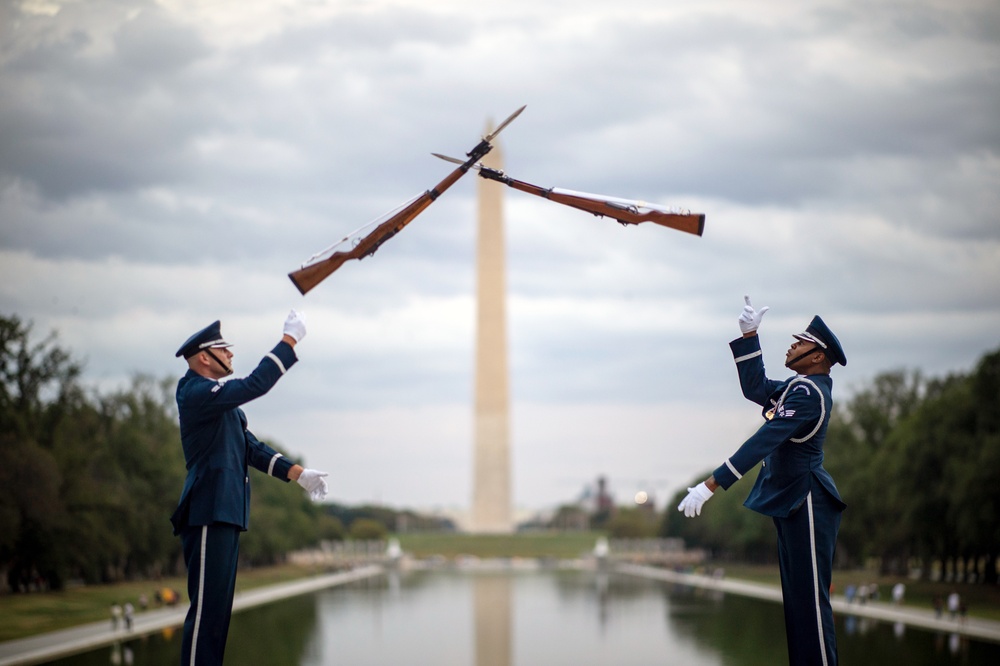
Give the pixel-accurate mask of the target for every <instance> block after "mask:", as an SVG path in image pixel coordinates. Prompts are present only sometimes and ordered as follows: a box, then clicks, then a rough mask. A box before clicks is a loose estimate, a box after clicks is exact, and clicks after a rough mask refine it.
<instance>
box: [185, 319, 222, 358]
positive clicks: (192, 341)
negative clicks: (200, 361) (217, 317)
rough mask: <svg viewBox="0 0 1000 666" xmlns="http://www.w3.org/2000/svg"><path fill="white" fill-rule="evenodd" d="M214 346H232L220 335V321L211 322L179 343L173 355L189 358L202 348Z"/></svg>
mask: <svg viewBox="0 0 1000 666" xmlns="http://www.w3.org/2000/svg"><path fill="white" fill-rule="evenodd" d="M216 347H232V345H231V344H230V343H228V342H226V341H225V339H224V338H223V337H222V322H220V321H214V322H212V323H211V324H209V325H208V326H206V327H205V328H203V329H201V330H200V331H198V332H197V333H195V334H194V335H192V336H191V337H190V338H188V339H187V340H185V342H184V344H182V345H181V348H180V349H178V350H177V353H176V354H174V356H177V357H180V356H183V357H184V358H191V357H192V356H194V355H195V354H197V353H198V352H200V351H201V350H203V349H209V348H216Z"/></svg>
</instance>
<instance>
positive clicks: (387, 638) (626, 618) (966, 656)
mask: <svg viewBox="0 0 1000 666" xmlns="http://www.w3.org/2000/svg"><path fill="white" fill-rule="evenodd" d="M847 620H848V621H845V618H844V617H843V616H838V617H837V623H838V624H837V635H838V645H839V648H840V658H841V659H840V660H841V663H843V664H851V665H852V666H864V665H866V664H878V665H879V666H881V665H882V664H886V663H892V664H907V665H909V666H925V665H926V666H930V665H932V664H933V665H935V666H937V665H941V664H945V665H947V664H956V665H958V664H962V665H963V666H975V665H978V664H984V665H985V664H990V665H991V666H992V665H995V664H1000V645H997V644H993V643H984V642H976V641H968V640H966V639H959V638H958V637H957V636H955V635H952V634H942V633H933V632H927V631H919V630H916V629H908V628H900V627H893V626H891V625H888V624H884V623H874V622H870V621H862V620H859V619H856V618H855V619H847ZM125 650H127V654H126V653H125ZM179 659H180V634H179V632H177V633H175V634H174V635H173V636H172V637H169V638H165V637H163V636H159V635H157V636H151V637H148V638H145V639H136V640H133V641H130V642H129V643H128V644H126V645H122V646H117V648H116V649H110V648H104V649H101V650H97V651H94V652H91V653H88V654H85V655H78V656H76V657H73V658H70V659H63V660H59V661H57V662H52V663H55V664H59V665H61V666H82V665H87V666H90V665H95V666H96V665H97V664H100V665H101V666H105V665H106V664H109V663H111V664H115V665H116V666H117V665H118V664H127V663H133V664H136V665H157V666H158V665H160V664H163V665H164V666H176V664H178V663H179ZM226 663H227V664H231V665H234V666H236V665H240V666H242V665H250V666H320V665H323V666H326V665H329V664H349V665H351V666H364V665H369V664H370V665H373V666H374V665H378V666H382V665H384V664H418V665H419V664H427V665H433V666H439V665H449V664H455V665H458V666H535V665H544V666H553V665H560V664H567V665H569V664H572V665H574V666H580V665H587V664H614V665H616V666H617V665H629V664H684V666H722V665H725V666H751V665H752V666H765V665H766V666H773V665H775V664H778V665H780V664H784V663H787V656H786V652H785V640H784V629H783V620H782V611H781V606H780V605H778V604H775V603H770V602H764V601H757V600H753V599H746V598H742V597H737V596H734V595H728V596H721V595H718V594H711V593H706V592H704V591H700V590H694V589H690V588H674V587H671V586H667V585H664V584H662V583H658V582H653V581H646V580H642V579H638V578H634V577H628V576H620V575H604V574H599V573H594V572H581V571H571V570H545V571H503V572H490V571H459V572H452V571H416V572H410V573H404V574H395V573H394V574H390V575H389V576H386V577H378V578H374V579H369V580H367V581H363V582H360V583H355V584H351V585H349V586H345V587H340V588H333V589H330V590H326V591H324V592H320V593H317V594H314V595H309V596H304V597H298V598H294V599H290V600H287V601H283V602H279V603H275V604H272V605H269V606H265V607H261V608H256V609H252V610H248V611H244V612H241V613H237V614H235V615H234V616H233V622H232V626H231V629H230V637H229V644H228V647H227V651H226Z"/></svg>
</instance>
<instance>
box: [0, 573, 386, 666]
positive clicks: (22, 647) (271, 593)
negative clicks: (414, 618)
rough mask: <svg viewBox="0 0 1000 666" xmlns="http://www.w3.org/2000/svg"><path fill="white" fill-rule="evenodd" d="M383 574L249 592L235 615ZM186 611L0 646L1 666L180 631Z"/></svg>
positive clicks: (169, 611) (98, 624)
mask: <svg viewBox="0 0 1000 666" xmlns="http://www.w3.org/2000/svg"><path fill="white" fill-rule="evenodd" d="M383 571H384V569H383V568H382V567H380V566H375V565H372V566H365V567H359V568H357V569H352V570H351V571H345V572H341V573H335V574H327V575H324V576H315V577H313V578H306V579H304V580H297V581H293V582H291V583H281V584H278V585H270V586H268V587H261V588H257V589H253V590H247V591H246V592H241V593H239V594H237V595H236V598H235V599H234V600H233V612H239V611H241V610H244V609H246V608H252V607H254V606H260V605H262V604H267V603H271V602H272V601H278V600H280V599H287V598H289V597H294V596H298V595H300V594H309V593H310V592H316V591H317V590H322V589H326V588H328V587H335V586H337V585H343V584H345V583H350V582H352V581H356V580H361V579H363V578H369V577H371V576H376V575H379V574H381V573H382V572H383ZM187 609H188V607H187V606H183V607H180V608H163V609H159V610H152V611H145V612H142V613H136V614H135V621H134V622H133V624H132V631H130V632H126V631H125V630H123V629H119V630H117V631H113V630H112V629H111V620H110V619H108V620H105V621H103V622H92V623H90V624H84V625H80V626H78V627H73V628H72V629H63V630H61V631H52V632H49V633H47V634H41V635H38V636H32V637H30V638H22V639H19V640H15V641H5V642H3V643H0V666H13V665H14V664H18V665H23V664H38V663H42V662H45V661H51V660H53V659H57V658H59V657H64V656H66V655H70V654H75V653H78V652H86V651H88V650H94V649H96V648H99V647H102V646H105V645H113V644H114V643H116V642H118V641H124V640H132V639H134V638H137V637H139V636H143V635H146V634H153V633H156V632H159V631H163V630H164V629H167V628H170V627H179V626H181V625H182V624H184V616H185V615H187Z"/></svg>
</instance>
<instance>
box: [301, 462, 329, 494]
mask: <svg viewBox="0 0 1000 666" xmlns="http://www.w3.org/2000/svg"><path fill="white" fill-rule="evenodd" d="M324 476H329V475H328V474H327V473H326V472H319V471H316V470H314V469H309V468H306V469H304V470H302V473H301V474H299V478H298V479H296V480H295V482H296V483H298V484H299V485H300V486H302V487H303V488H305V489H306V492H307V493H309V497H311V498H312V499H313V500H314V501H316V502H318V501H320V500H324V499H326V491H327V487H326V479H324V478H323V477H324Z"/></svg>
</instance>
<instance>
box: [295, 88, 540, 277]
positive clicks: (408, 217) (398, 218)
mask: <svg viewBox="0 0 1000 666" xmlns="http://www.w3.org/2000/svg"><path fill="white" fill-rule="evenodd" d="M524 108H525V107H524V106H522V107H521V108H520V109H518V110H517V111H515V112H514V113H512V114H511V115H510V116H508V117H507V119H506V120H504V121H503V122H502V123H500V125H499V126H497V128H496V129H495V130H493V131H492V132H491V133H490V134H489V135H487V136H485V137H483V139H482V141H480V142H479V144H478V145H477V146H476V147H475V148H473V149H472V150H470V151H469V152H468V153H466V155H467V156H468V159H466V160H459V161H458V164H460V165H461V166H459V167H458V168H457V169H455V170H454V171H452V172H451V173H450V174H448V175H447V176H446V177H445V178H444V180H442V181H441V182H440V183H438V184H437V185H435V186H434V187H432V188H431V189H429V190H427V191H426V192H424V193H423V194H420V195H418V196H416V197H414V198H413V199H411V200H410V201H408V202H406V203H404V204H403V205H402V206H401V207H399V208H397V209H396V210H394V211H391V212H389V213H387V214H386V215H383V216H382V217H380V218H378V219H376V220H374V221H373V222H370V223H368V224H366V225H365V226H363V227H361V228H360V229H357V230H356V231H353V232H351V233H350V234H348V235H347V236H345V237H344V238H343V239H341V240H340V241H338V242H337V243H335V244H334V245H331V246H330V247H328V248H327V249H325V250H323V251H322V252H319V253H317V254H315V255H313V256H312V257H310V258H309V259H307V260H306V261H304V262H303V263H302V266H301V268H299V269H298V270H295V271H292V272H291V273H289V274H288V277H289V279H291V281H292V283H293V284H294V285H295V287H296V288H297V289H298V290H299V292H301V293H302V294H303V295H305V294H306V293H307V292H308V291H309V290H311V289H312V288H313V287H315V286H316V285H318V284H319V283H320V282H322V281H323V280H325V279H326V278H327V277H329V276H330V275H331V274H332V273H333V272H334V271H336V270H337V269H338V268H340V267H341V266H343V265H344V263H345V262H347V261H349V260H351V259H358V260H361V259H364V258H365V257H370V256H371V255H373V254H375V251H376V250H378V249H379V248H380V247H381V246H382V244H383V243H385V242H386V241H387V240H389V239H390V238H392V237H393V236H395V235H396V234H398V233H399V232H400V231H401V230H402V229H403V227H405V226H406V225H407V224H409V223H410V222H412V221H413V220H414V218H416V217H417V215H420V213H422V212H423V211H424V209H425V208H427V207H428V206H430V205H431V204H432V203H434V200H435V199H437V198H438V197H439V196H441V195H442V194H443V193H444V191H445V190H447V189H448V188H449V187H451V186H452V185H454V184H455V183H456V182H457V181H458V179H459V178H461V177H462V176H464V175H465V173H466V172H467V171H468V170H469V169H470V168H472V167H473V166H474V165H475V164H476V163H477V162H479V160H481V159H482V158H483V157H484V156H485V155H486V154H487V153H488V152H490V150H492V149H493V146H492V145H491V144H490V142H491V141H492V140H493V139H494V138H496V136H497V134H499V133H500V131H501V130H502V129H503V128H504V127H506V126H507V125H509V124H510V122H511V121H513V120H514V119H515V118H517V116H518V115H520V113H521V112H522V111H524ZM373 227H374V228H373Z"/></svg>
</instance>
